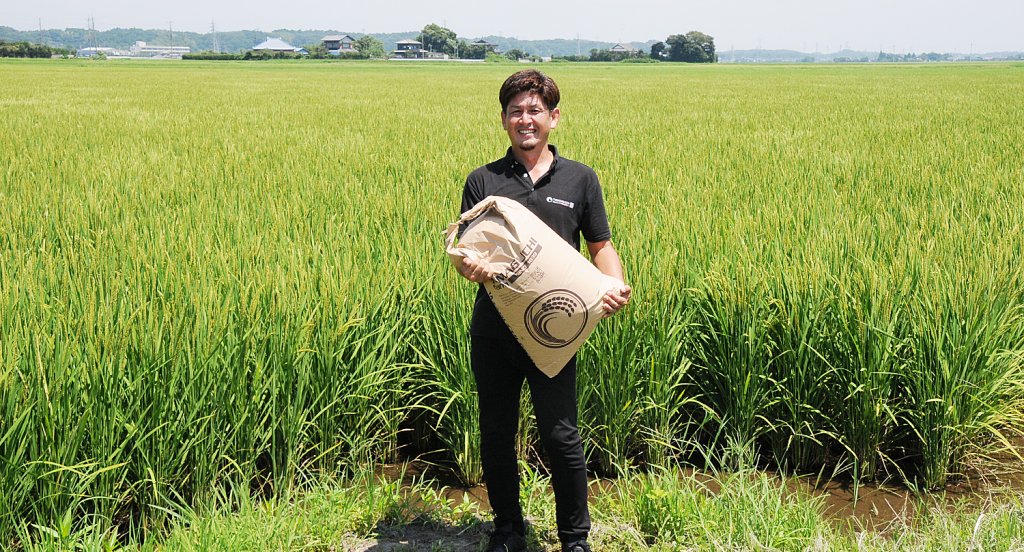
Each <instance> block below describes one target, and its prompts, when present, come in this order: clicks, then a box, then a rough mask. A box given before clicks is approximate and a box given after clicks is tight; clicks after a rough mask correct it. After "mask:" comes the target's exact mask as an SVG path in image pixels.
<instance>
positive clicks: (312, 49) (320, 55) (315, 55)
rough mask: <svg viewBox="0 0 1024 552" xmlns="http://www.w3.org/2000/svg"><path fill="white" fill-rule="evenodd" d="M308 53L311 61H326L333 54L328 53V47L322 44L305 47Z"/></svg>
mask: <svg viewBox="0 0 1024 552" xmlns="http://www.w3.org/2000/svg"><path fill="white" fill-rule="evenodd" d="M303 48H305V49H306V51H307V52H309V58H310V59H326V58H327V57H328V56H330V55H331V54H330V53H329V52H328V51H327V47H326V46H324V44H323V43H322V42H317V43H316V44H307V45H305V46H303Z"/></svg>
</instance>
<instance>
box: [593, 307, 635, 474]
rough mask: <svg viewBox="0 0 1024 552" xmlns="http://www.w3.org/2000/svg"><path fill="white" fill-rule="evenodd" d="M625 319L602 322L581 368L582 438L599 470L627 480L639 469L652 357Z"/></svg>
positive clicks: (613, 318)
mask: <svg viewBox="0 0 1024 552" xmlns="http://www.w3.org/2000/svg"><path fill="white" fill-rule="evenodd" d="M626 323H627V322H623V319H622V318H620V317H617V316H616V317H611V318H608V319H606V320H604V321H602V322H601V325H599V326H598V330H597V331H595V335H594V336H593V337H592V339H591V340H589V341H588V342H587V343H585V345H584V347H583V348H582V349H581V352H580V355H579V361H578V367H577V378H578V379H577V387H578V388H579V389H580V392H579V399H578V402H579V404H580V405H581V410H582V413H581V416H580V420H581V423H580V433H581V434H582V435H584V436H585V438H586V439H587V443H588V444H589V445H590V446H589V447H588V454H589V456H590V458H591V459H592V461H594V462H596V464H597V470H598V472H599V473H601V474H605V475H621V474H624V473H626V472H627V471H628V470H629V469H630V468H631V467H632V466H633V464H634V458H635V457H636V455H637V452H638V450H639V446H640V443H639V442H637V436H638V435H640V434H641V432H642V428H641V426H640V423H641V422H642V418H641V412H643V410H644V407H645V405H644V402H643V401H642V400H641V395H640V393H641V390H642V389H643V376H642V370H643V368H644V359H645V357H646V353H647V351H645V350H644V349H643V345H644V342H643V341H641V340H639V339H635V338H634V337H633V334H632V332H631V331H629V330H626V329H625V327H624V326H625V324H626Z"/></svg>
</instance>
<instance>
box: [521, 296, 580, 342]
mask: <svg viewBox="0 0 1024 552" xmlns="http://www.w3.org/2000/svg"><path fill="white" fill-rule="evenodd" d="M588 317H589V313H588V312H587V306H586V304H585V303H584V302H583V299H582V298H581V297H580V296H579V295H576V294H575V293H573V292H572V291H569V290H567V289H553V290H551V291H549V292H547V293H545V294H543V295H541V296H540V297H538V298H536V299H534V301H533V302H532V303H530V306H529V307H527V308H526V314H524V315H523V318H524V322H525V324H526V329H527V330H528V331H529V332H530V336H532V337H533V339H534V340H536V341H537V342H538V343H540V344H541V345H543V346H545V347H549V348H551V349H559V348H561V347H565V346H566V345H568V344H570V343H572V342H573V341H576V338H577V337H579V336H580V334H581V333H583V330H584V328H586V327H587V318H588Z"/></svg>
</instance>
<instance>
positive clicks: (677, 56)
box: [665, 31, 718, 63]
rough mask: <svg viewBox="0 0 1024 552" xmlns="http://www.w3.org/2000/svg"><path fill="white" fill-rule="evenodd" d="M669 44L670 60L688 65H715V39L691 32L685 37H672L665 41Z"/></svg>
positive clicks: (697, 32) (716, 59)
mask: <svg viewBox="0 0 1024 552" xmlns="http://www.w3.org/2000/svg"><path fill="white" fill-rule="evenodd" d="M665 43H666V44H668V47H669V52H668V59H669V60H671V61H685V62H687V63H714V62H716V61H718V57H717V56H716V55H715V39H714V38H712V37H710V36H708V35H706V34H704V33H702V32H699V31H690V32H688V33H686V34H685V35H672V36H670V37H668V38H667V39H666V40H665Z"/></svg>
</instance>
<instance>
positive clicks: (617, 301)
mask: <svg viewBox="0 0 1024 552" xmlns="http://www.w3.org/2000/svg"><path fill="white" fill-rule="evenodd" d="M632 293H633V288H631V287H629V285H623V286H622V287H621V288H619V289H612V290H609V291H608V292H607V293H605V294H604V297H602V298H601V301H602V304H601V308H603V309H604V315H605V317H608V316H611V315H613V314H615V313H617V312H619V311H620V310H621V309H622V307H625V306H626V303H629V296H630V295H632Z"/></svg>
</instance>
